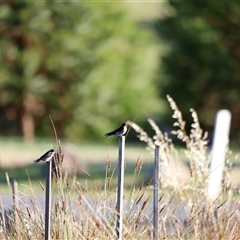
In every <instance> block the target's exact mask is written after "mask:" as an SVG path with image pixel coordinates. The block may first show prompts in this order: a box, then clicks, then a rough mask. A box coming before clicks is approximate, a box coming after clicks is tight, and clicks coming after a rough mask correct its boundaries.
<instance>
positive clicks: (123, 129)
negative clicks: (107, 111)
mask: <svg viewBox="0 0 240 240" xmlns="http://www.w3.org/2000/svg"><path fill="white" fill-rule="evenodd" d="M126 132H127V123H123V124H122V125H121V127H119V128H117V129H116V130H114V131H112V132H108V133H106V134H105V135H104V137H105V138H106V137H110V136H122V135H124V134H125V133H126Z"/></svg>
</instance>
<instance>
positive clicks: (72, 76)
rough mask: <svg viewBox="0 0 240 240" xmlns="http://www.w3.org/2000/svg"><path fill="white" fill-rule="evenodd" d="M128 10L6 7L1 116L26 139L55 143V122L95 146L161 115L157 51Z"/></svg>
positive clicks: (1, 35) (0, 48)
mask: <svg viewBox="0 0 240 240" xmlns="http://www.w3.org/2000/svg"><path fill="white" fill-rule="evenodd" d="M121 6H122V5H121V4H120V3H114V4H109V3H103V2H94V3H90V2H89V3H87V2H80V1H79V2H78V1H68V2H61V3H60V2H57V1H40V2H35V3H33V2H14V1H3V2H1V4H0V91H1V95H0V110H1V112H2V113H3V114H4V116H5V117H6V119H7V120H8V121H12V122H16V123H17V126H18V129H20V130H21V133H22V134H23V136H24V137H25V139H32V138H33V137H34V136H35V131H36V134H37V135H38V136H47V135H49V131H51V130H50V129H51V124H50V121H49V118H48V114H51V116H52V118H53V120H54V123H55V124H56V128H57V132H58V134H59V136H60V137H71V138H79V137H85V138H88V137H89V138H91V137H93V136H96V135H102V134H103V133H104V132H105V131H106V130H108V129H111V128H112V127H116V125H118V124H119V123H122V121H125V120H127V119H128V118H130V119H132V118H134V117H135V116H137V119H138V120H141V119H143V118H146V117H148V116H149V114H151V113H154V112H156V111H157V109H158V108H159V105H158V104H159V101H158V100H157V97H156V95H157V94H156V90H155V87H154V82H153V78H154V73H155V69H156V59H157V49H156V48H155V47H154V44H153V40H152V38H151V35H150V34H149V33H148V32H143V31H142V30H140V29H139V28H138V27H137V25H136V23H135V22H134V21H133V20H132V19H130V18H129V17H128V15H127V14H126V11H125V9H123V8H122V7H121ZM1 121H2V119H1ZM9 132H10V131H9ZM19 132H20V131H19ZM51 132H52V131H51Z"/></svg>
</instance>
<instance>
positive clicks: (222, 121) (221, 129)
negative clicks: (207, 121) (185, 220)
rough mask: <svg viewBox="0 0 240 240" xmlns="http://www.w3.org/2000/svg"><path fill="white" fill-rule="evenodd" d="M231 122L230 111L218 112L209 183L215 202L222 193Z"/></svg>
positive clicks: (210, 192)
mask: <svg viewBox="0 0 240 240" xmlns="http://www.w3.org/2000/svg"><path fill="white" fill-rule="evenodd" d="M230 121H231V113H230V111H228V110H220V111H218V113H217V116H216V121H215V129H214V138H213V147H212V158H211V165H210V175H209V183H208V196H209V198H210V199H212V200H214V199H215V198H216V197H217V196H218V195H219V193H220V191H221V184H222V176H223V169H224V161H225V156H226V147H227V145H228V136H229V129H230Z"/></svg>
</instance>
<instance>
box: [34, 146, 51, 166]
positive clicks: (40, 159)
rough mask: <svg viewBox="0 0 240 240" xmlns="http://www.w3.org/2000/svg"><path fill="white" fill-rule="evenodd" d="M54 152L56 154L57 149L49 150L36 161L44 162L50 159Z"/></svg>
mask: <svg viewBox="0 0 240 240" xmlns="http://www.w3.org/2000/svg"><path fill="white" fill-rule="evenodd" d="M54 154H55V151H54V150H53V149H51V150H49V151H47V152H46V153H44V154H43V155H42V156H41V157H40V158H38V159H37V160H35V161H34V162H35V163H38V162H40V161H43V162H47V161H50V160H51V159H52V157H53V155H54Z"/></svg>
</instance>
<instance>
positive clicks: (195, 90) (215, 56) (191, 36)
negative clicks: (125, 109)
mask: <svg viewBox="0 0 240 240" xmlns="http://www.w3.org/2000/svg"><path fill="white" fill-rule="evenodd" d="M170 6H171V14H170V15H169V16H168V17H167V18H165V19H162V20H160V21H158V23H157V25H156V29H157V31H158V33H159V36H160V37H161V39H164V40H165V43H166V44H167V45H168V47H167V50H166V52H165V56H164V58H163V60H162V67H163V71H164V76H163V75H162V79H163V80H162V82H161V96H164V97H165V96H166V94H170V95H171V96H172V97H173V98H174V99H177V102H178V104H179V106H180V109H181V110H182V111H183V113H184V114H187V116H188V117H187V119H188V120H189V118H190V114H189V109H190V108H191V107H194V108H195V109H196V110H197V111H198V112H199V115H200V120H201V122H202V123H203V126H204V127H207V129H208V130H209V129H211V128H210V127H211V126H212V124H213V122H214V116H215V113H216V111H217V110H219V109H223V108H227V109H229V110H230V111H231V112H232V114H233V122H232V124H233V125H232V129H233V131H232V133H233V137H238V138H239V137H240V132H239V129H238V125H239V117H238V116H239V115H240V105H239V102H240V101H239V94H238V93H237V92H238V90H237V89H239V87H240V82H239V74H240V72H239V71H240V70H239V69H240V68H239V57H240V55H239V53H240V52H239V50H240V45H239V39H240V32H239V19H240V18H239V17H240V2H236V1H229V2H226V1H211V2H206V1H190V2H187V4H185V2H183V1H180V2H179V1H178V2H176V1H170ZM237 129H238V131H236V130H237Z"/></svg>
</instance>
